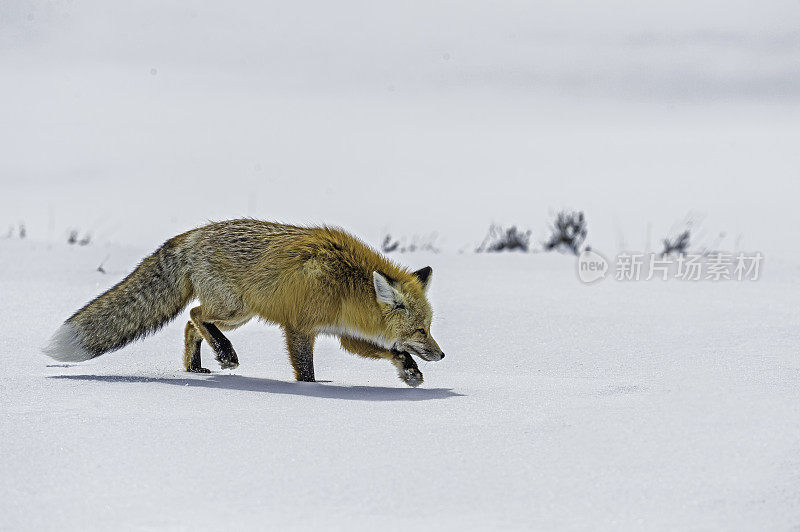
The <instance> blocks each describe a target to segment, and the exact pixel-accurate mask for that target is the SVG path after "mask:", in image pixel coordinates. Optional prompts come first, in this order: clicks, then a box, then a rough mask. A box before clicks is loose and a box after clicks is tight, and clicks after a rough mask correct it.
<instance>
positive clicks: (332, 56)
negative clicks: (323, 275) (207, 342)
mask: <svg viewBox="0 0 800 532" xmlns="http://www.w3.org/2000/svg"><path fill="white" fill-rule="evenodd" d="M798 9H799V8H798V4H797V3H796V2H794V1H793V0H768V1H765V2H760V3H759V4H758V6H757V8H756V7H754V4H753V3H752V2H746V1H739V0H736V1H730V0H726V1H724V2H723V1H721V0H698V1H696V2H692V4H691V6H688V5H681V4H679V3H664V2H656V1H654V0H645V1H640V2H637V3H636V4H635V5H634V4H632V3H631V2H622V1H618V0H608V1H606V2H602V3H597V2H591V1H586V0H578V1H575V2H563V1H561V0H552V1H549V0H548V1H537V2H502V3H493V4H492V5H491V7H488V6H487V4H486V3H483V2H476V1H467V2H459V3H452V2H448V1H440V0H432V1H430V0H428V1H425V2H418V1H411V2H404V3H393V4H392V3H385V2H359V1H355V0H342V1H340V2H336V3H330V2H319V1H313V0H312V1H303V2H294V3H288V2H284V3H273V2H255V1H253V0H242V1H240V2H235V3H230V2H228V3H202V2H201V3H193V4H192V5H191V6H188V5H187V4H186V3H185V2H181V1H178V0H162V1H159V2H137V3H124V2H109V1H107V0H74V1H67V2H64V1H60V0H57V1H50V0H48V1H44V0H12V1H6V2H0V72H3V74H4V77H3V81H4V83H0V101H3V102H5V103H4V105H3V106H1V107H0V123H2V127H0V301H2V303H3V306H2V311H0V318H1V319H2V323H3V324H4V325H5V328H4V331H3V334H2V335H0V362H2V363H3V367H4V368H5V369H6V371H4V372H2V373H0V399H2V400H0V434H2V436H0V529H2V530H5V529H10V530H18V529H26V530H40V529H51V530H52V529H58V530H92V529H95V530H108V529H115V530H116V529H119V528H130V529H159V530H161V529H178V530H182V529H187V530H202V529H208V530H219V529H227V528H241V529H259V530H260V529H263V528H272V529H278V530H283V529H288V530H291V529H322V528H324V529H331V530H337V529H348V530H361V529H370V528H375V527H380V528H382V529H387V530H400V529H403V530H407V529H408V528H409V527H415V528H417V529H422V530H434V529H436V530H440V529H445V530H447V529H464V530H486V529H497V528H505V529H544V530H587V529H590V530H600V529H605V530H643V529H646V530H676V529H678V530H708V529H728V530H730V529H738V530H793V529H796V528H797V527H798V525H800V495H798V494H800V458H798V457H800V453H799V452H798V451H799V450H800V423H799V421H800V400H799V399H800V397H799V396H800V387H798V386H797V382H798V377H800V362H798V347H797V346H798V344H799V343H800V338H799V337H798V336H800V333H798V324H800V309H799V308H798V305H797V300H798V297H797V296H798V294H800V290H798V274H800V267H799V266H798V265H800V251H798V250H800V247H798V246H797V245H796V244H795V239H796V228H797V227H799V226H800V214H799V213H798V209H797V208H796V205H795V204H796V201H797V200H796V198H797V197H798V196H800V180H798V179H797V169H798V168H800V150H798V149H797V145H798V131H800V130H799V129H798V126H799V125H800V124H799V123H798V117H799V116H800V114H799V112H800V100H799V99H798V95H800V93H799V92H798V87H800V70H798V69H797V64H798V59H799V58H800V56H798V52H799V51H800V34H798V32H797V28H796V25H797V24H796V21H797V15H798ZM562 208H572V209H580V210H583V211H584V212H585V213H586V218H587V220H588V228H589V236H588V239H587V243H589V244H591V246H592V248H593V249H594V250H596V251H598V252H599V253H601V254H602V255H604V256H605V257H613V256H614V255H615V254H616V253H618V252H620V251H623V250H627V251H634V252H635V251H639V252H647V251H652V250H656V249H657V248H658V247H659V246H660V239H661V238H664V237H666V236H674V235H670V234H669V233H671V232H674V231H676V230H681V229H682V227H681V226H680V221H681V220H682V219H684V217H685V216H686V215H687V213H692V214H691V216H692V217H695V218H701V219H702V223H701V224H700V226H699V227H695V228H693V232H692V243H693V244H692V245H693V247H695V248H699V247H702V246H710V247H717V248H720V249H723V250H726V251H746V252H752V253H755V252H760V253H763V256H764V263H763V271H762V275H761V278H760V279H759V280H758V281H755V282H717V283H715V282H706V281H701V282H678V281H674V280H673V281H668V282H660V281H657V282H630V283H622V282H616V281H613V280H611V279H606V280H603V281H598V282H597V283H595V284H593V285H584V284H582V283H581V282H579V280H578V278H577V274H576V271H575V259H574V257H570V256H564V255H559V254H545V253H534V254H528V255H518V254H501V255H476V254H474V253H472V250H474V248H475V247H476V246H477V245H478V244H479V243H480V241H481V240H482V239H483V236H484V235H485V234H486V230H487V228H488V227H489V224H490V223H492V222H496V223H500V224H505V225H511V224H516V225H518V226H519V227H520V229H522V230H524V229H528V228H529V229H531V230H532V231H533V239H534V241H536V242H538V243H540V242H542V241H543V240H545V239H546V237H547V230H548V223H549V222H550V221H551V220H552V219H553V215H554V213H555V212H557V211H558V210H560V209H562ZM241 216H255V217H258V218H264V219H270V220H278V221H286V222H290V223H312V224H322V223H325V224H331V225H341V226H342V227H344V228H346V229H348V230H350V231H351V232H353V233H355V234H357V235H358V236H360V237H362V238H363V239H364V240H366V241H367V242H369V243H370V244H373V245H376V244H379V243H380V242H381V241H382V239H383V237H384V236H385V235H386V233H387V232H388V233H391V234H392V236H393V237H395V238H412V237H413V236H414V235H428V234H430V233H431V232H434V231H436V232H438V235H439V240H438V241H437V245H438V246H439V247H441V248H442V250H443V252H442V253H440V254H436V255H433V254H421V253H415V254H405V255H399V256H395V257H396V258H398V260H400V261H401V262H403V263H405V264H407V265H408V266H409V267H413V268H419V267H422V266H425V265H428V264H430V265H431V266H432V267H433V270H434V276H433V285H432V287H431V297H432V300H433V307H434V309H435V312H436V317H435V319H434V324H433V329H432V332H433V334H434V336H435V338H436V340H437V342H438V343H439V344H440V345H441V347H442V349H443V350H444V351H445V352H446V353H447V358H446V359H444V360H442V361H440V362H420V369H421V371H422V372H423V374H424V376H425V382H424V383H423V385H422V386H421V387H419V388H417V389H411V388H408V387H407V386H405V385H403V384H402V383H401V382H400V381H399V380H398V379H397V376H396V373H395V369H394V368H393V367H392V366H391V365H390V364H387V363H384V362H380V361H371V360H364V359H359V358H357V357H355V356H352V355H349V354H346V353H344V352H342V351H341V350H340V349H339V347H338V344H337V343H336V342H335V340H334V339H331V338H320V339H319V341H318V343H317V348H316V374H317V377H318V378H319V379H321V382H317V383H297V382H294V381H293V380H292V372H291V368H290V365H289V363H288V360H287V355H286V354H285V351H284V346H283V339H282V337H281V334H280V332H279V331H278V329H277V328H275V327H270V326H266V325H264V324H263V323H256V322H253V323H250V324H248V325H246V326H245V327H243V328H241V329H239V330H236V331H234V332H232V333H231V334H230V338H231V341H232V342H233V345H234V346H235V348H236V349H237V352H238V354H239V357H240V361H241V366H240V367H239V368H237V369H235V370H232V371H229V370H224V371H223V370H219V369H217V368H216V367H215V365H214V361H213V358H212V357H211V356H210V353H209V352H208V349H207V348H204V357H205V361H206V366H207V367H209V368H210V369H212V370H214V373H212V374H211V375H188V374H186V373H184V372H182V371H180V368H181V349H182V343H183V340H182V339H183V324H184V322H185V320H186V319H187V315H186V313H184V314H183V315H181V316H179V318H178V319H176V321H175V322H173V323H172V324H170V325H169V326H167V327H166V328H165V329H164V330H163V331H161V332H160V333H158V334H157V335H154V336H152V337H149V338H147V339H146V340H144V341H141V342H137V343H134V344H132V345H130V346H128V347H126V348H124V349H122V350H120V351H118V352H115V353H111V354H108V355H104V356H102V357H100V358H97V359H94V360H90V361H87V362H83V363H79V364H70V363H59V362H55V361H53V360H52V359H49V358H47V357H45V356H44V355H43V354H42V353H41V348H42V347H44V346H45V345H46V343H47V341H48V339H49V338H50V336H51V335H52V334H53V333H54V332H55V331H56V330H58V328H59V327H60V326H61V324H62V323H63V321H64V319H65V318H67V317H68V316H69V315H70V314H72V313H73V312H74V311H75V310H77V309H78V308H79V307H80V306H81V305H83V304H84V303H86V302H87V301H88V300H89V299H91V298H93V297H94V296H96V295H97V294H99V293H100V292H102V291H103V290H104V289H106V288H108V287H110V286H111V285H112V284H113V283H115V282H116V281H118V280H119V279H121V278H122V277H123V276H124V275H125V274H127V273H128V272H129V271H130V270H131V269H132V268H133V267H134V266H135V265H136V264H137V262H138V261H139V260H141V258H142V257H144V256H145V255H146V254H148V253H150V252H152V251H153V250H155V249H156V247H157V246H158V245H159V244H160V243H162V242H163V241H165V240H166V239H167V238H169V237H171V236H174V235H175V234H178V233H180V232H182V231H185V230H187V229H189V228H192V227H196V226H198V225H200V224H203V223H205V222H206V221H207V220H209V219H226V218H234V217H241ZM20 223H23V224H24V225H25V227H26V229H27V238H26V239H24V240H20V239H19V238H17V237H16V234H17V233H18V225H19V224H20ZM12 225H13V231H12V234H13V235H14V236H13V237H12V238H4V237H5V235H6V233H7V228H8V227H9V226H12ZM695 229H696V230H695ZM71 230H75V231H78V234H79V238H83V237H85V236H87V235H88V236H90V237H91V238H90V240H91V243H90V244H89V245H87V246H80V245H73V246H70V245H67V243H66V240H67V235H68V234H69V232H70V231H71ZM101 264H102V268H103V270H104V271H105V272H106V273H102V272H99V271H97V268H98V266H99V265H101Z"/></svg>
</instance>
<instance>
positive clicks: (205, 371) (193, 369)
mask: <svg viewBox="0 0 800 532" xmlns="http://www.w3.org/2000/svg"><path fill="white" fill-rule="evenodd" d="M186 371H188V372H189V373H211V370H210V369H206V368H189V369H187V370H186Z"/></svg>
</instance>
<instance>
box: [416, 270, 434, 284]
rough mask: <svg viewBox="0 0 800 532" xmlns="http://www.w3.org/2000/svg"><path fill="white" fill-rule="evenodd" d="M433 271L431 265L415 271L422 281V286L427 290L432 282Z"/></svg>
mask: <svg viewBox="0 0 800 532" xmlns="http://www.w3.org/2000/svg"><path fill="white" fill-rule="evenodd" d="M432 273H433V268H431V267H430V266H425V267H424V268H422V269H421V270H417V271H415V272H414V275H415V276H416V277H417V279H419V282H420V283H422V288H423V289H425V290H427V289H428V285H429V284H430V283H431V274H432Z"/></svg>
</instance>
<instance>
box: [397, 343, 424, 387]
mask: <svg viewBox="0 0 800 532" xmlns="http://www.w3.org/2000/svg"><path fill="white" fill-rule="evenodd" d="M390 352H391V353H392V355H393V356H392V359H391V360H392V364H394V365H395V367H396V368H397V373H398V374H399V375H400V380H402V381H403V382H405V383H406V384H408V385H409V386H411V387H412V388H416V387H417V386H419V385H420V384H422V381H423V378H422V372H421V371H420V370H419V368H418V367H417V363H416V362H415V361H414V358H413V357H412V356H411V355H410V354H408V353H406V352H405V351H396V350H394V349H392V350H391V351H390Z"/></svg>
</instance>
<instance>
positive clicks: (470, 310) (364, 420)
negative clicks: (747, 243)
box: [0, 240, 800, 530]
mask: <svg viewBox="0 0 800 532" xmlns="http://www.w3.org/2000/svg"><path fill="white" fill-rule="evenodd" d="M145 252H146V251H145V250H126V249H118V248H105V249H103V248H101V247H99V246H97V247H86V248H76V247H69V246H67V245H66V244H60V245H46V244H41V243H39V244H37V243H32V242H19V241H8V240H7V241H0V258H1V260H0V293H2V294H3V300H4V301H3V303H4V308H5V309H13V313H11V312H9V313H7V314H6V315H5V316H4V320H3V321H4V323H5V324H6V327H7V328H6V330H5V332H4V334H3V336H2V338H1V339H0V357H2V364H3V367H5V368H6V371H4V372H3V373H2V374H0V389H1V390H2V394H3V400H2V402H0V430H2V435H3V436H2V439H1V440H0V507H1V508H2V512H0V528H4V529H12V530H13V529H59V530H63V529H81V530H85V529H112V528H118V526H119V525H124V527H125V528H130V529H142V528H145V529H151V528H152V529H179V530H183V529H185V530H195V529H219V528H240V527H244V528H249V529H259V528H262V527H267V528H274V529H309V528H325V529H332V530H344V529H348V530H362V529H364V530H366V529H370V528H373V527H375V526H380V527H381V528H382V529H383V528H385V529H389V530H401V529H405V530H408V529H409V528H408V527H414V528H419V529H423V530H433V529H467V530H485V529H487V528H507V529H523V528H524V529H530V528H535V529H548V530H550V529H560V530H580V529H583V530H589V529H590V530H596V529H617V530H619V529H630V530H634V529H636V530H640V529H650V530H668V529H670V530H690V529H698V530H700V529H719V528H722V529H736V530H781V529H782V530H791V529H793V527H796V526H797V525H798V523H800V490H799V489H798V488H800V482H799V481H798V473H799V472H800V453H798V449H800V424H798V420H799V419H800V387H798V386H797V380H798V376H800V364H798V359H797V345H798V332H797V324H798V318H800V315H799V313H798V307H797V304H796V301H797V300H796V298H789V297H787V294H789V293H795V294H796V293H797V273H798V271H797V270H798V269H797V266H791V267H790V266H788V265H780V264H773V265H772V266H771V267H770V268H769V269H768V270H765V272H764V277H763V278H762V279H761V280H759V281H756V282H752V283H711V282H699V283H679V282H673V281H668V282H666V283H663V282H650V283H645V282H642V283H629V284H623V283H620V282H615V281H612V280H608V279H607V280H605V281H602V282H600V284H598V285H592V286H587V285H583V284H581V283H580V282H579V281H578V280H577V276H576V274H575V270H574V262H573V261H574V259H573V258H571V257H567V256H562V255H557V254H555V255H551V254H547V255H545V254H533V255H495V256H480V255H472V254H469V255H457V254H451V255H432V256H421V255H406V256H404V257H403V260H404V261H412V262H413V264H411V265H412V266H421V265H423V263H424V264H428V263H429V264H431V265H432V266H433V268H434V281H433V282H434V284H433V286H432V294H433V302H434V308H435V310H436V312H437V315H436V318H435V320H434V325H433V328H432V331H433V333H434V335H435V337H436V338H437V340H438V341H439V343H440V344H441V345H442V347H443V349H444V350H445V351H446V352H447V355H448V356H447V358H446V359H444V360H443V361H441V362H438V363H433V362H431V363H425V362H421V363H420V368H421V370H422V371H423V373H424V375H425V379H426V380H425V383H424V384H423V385H422V387H421V388H418V389H411V388H408V387H406V386H405V385H403V384H402V383H401V382H400V381H399V380H397V378H396V376H395V370H394V368H393V367H392V366H391V365H390V364H388V363H382V362H379V361H371V360H366V359H360V358H358V357H355V356H352V355H349V354H347V353H345V352H342V351H341V350H340V349H339V348H338V345H337V344H336V342H335V341H333V340H331V339H323V340H321V341H319V343H318V345H317V349H316V365H317V377H318V378H319V379H321V380H322V381H323V382H318V383H297V382H293V381H292V375H291V368H290V365H289V363H288V360H287V356H286V354H285V351H284V346H283V340H282V337H281V335H280V333H279V331H278V329H277V328H275V327H268V326H265V325H264V324H262V323H251V324H248V325H247V326H245V327H243V328H242V329H240V330H237V331H235V332H233V333H230V335H229V336H230V338H231V340H232V342H233V344H234V346H235V347H236V349H237V351H238V353H239V357H240V360H241V366H240V367H239V368H237V369H236V370H234V371H221V370H218V369H217V370H216V371H214V373H213V374H211V375H208V376H204V375H187V374H186V373H183V372H181V371H180V367H181V348H182V331H183V324H184V322H185V320H186V319H187V315H186V313H184V314H183V315H181V316H180V317H179V318H178V320H177V321H176V322H174V323H172V324H170V325H169V326H168V327H167V328H166V329H164V330H163V331H162V332H160V333H158V334H157V335H155V336H152V337H150V338H148V339H146V340H145V341H142V342H139V343H136V344H133V345H131V346H130V347H127V348H125V349H123V350H121V351H119V352H116V353H112V354H108V355H104V356H102V357H99V358H97V359H94V360H92V361H89V362H86V363H82V364H77V365H67V364H58V363H53V361H52V360H50V359H48V358H46V357H45V356H44V355H41V354H40V353H39V352H38V350H37V348H38V346H39V345H41V344H42V343H43V342H45V341H46V339H47V336H48V335H49V334H50V333H51V332H52V331H53V330H54V329H55V328H56V327H57V326H58V325H59V323H60V322H61V320H63V319H64V317H66V316H68V315H69V313H70V312H72V311H73V310H75V309H76V308H78V307H79V306H80V305H82V304H83V303H84V302H85V301H86V300H88V299H90V298H91V297H94V295H95V294H97V293H98V292H100V291H101V290H103V289H104V288H106V287H108V286H110V285H111V284H112V283H114V282H116V281H117V280H119V279H120V278H121V277H122V276H123V275H124V274H125V272H126V271H127V270H128V269H129V268H130V267H132V266H133V265H134V264H135V262H136V260H137V259H138V258H139V256H140V255H143V254H144V253H145ZM109 254H110V255H111V257H112V259H110V260H109V261H107V268H108V269H109V273H108V274H105V275H104V274H101V273H99V272H96V271H94V270H95V267H96V266H97V264H98V262H99V261H100V260H103V258H105V257H106V256H107V255H109ZM7 312H8V310H7ZM203 353H204V356H205V357H206V361H207V366H208V367H209V368H212V369H213V368H215V363H214V362H213V358H211V356H210V354H209V351H208V348H207V347H204V351H203Z"/></svg>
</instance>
